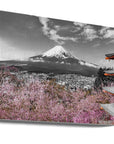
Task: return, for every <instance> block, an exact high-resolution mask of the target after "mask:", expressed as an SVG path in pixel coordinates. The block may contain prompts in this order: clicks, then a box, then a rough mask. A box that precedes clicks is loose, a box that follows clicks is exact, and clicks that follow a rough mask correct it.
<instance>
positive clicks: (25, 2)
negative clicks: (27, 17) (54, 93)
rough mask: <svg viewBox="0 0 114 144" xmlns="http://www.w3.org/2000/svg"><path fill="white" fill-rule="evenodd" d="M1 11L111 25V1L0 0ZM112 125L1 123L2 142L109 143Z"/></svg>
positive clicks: (113, 4) (113, 8) (113, 15)
mask: <svg viewBox="0 0 114 144" xmlns="http://www.w3.org/2000/svg"><path fill="white" fill-rule="evenodd" d="M0 10H5V11H11V12H18V13H23V14H32V15H37V16H45V17H51V18H59V19H65V20H72V21H77V22H84V23H90V24H98V25H104V26H111V27H114V2H113V0H0ZM113 137H114V126H110V127H92V126H91V127H87V126H70V125H54V124H53V125H47V124H30V123H29V124H28V123H8V122H0V143H1V144H60V143H62V144H70V143H71V144H74V143H75V144H86V143H87V144H97V143H103V144H111V143H113V141H114V138H113Z"/></svg>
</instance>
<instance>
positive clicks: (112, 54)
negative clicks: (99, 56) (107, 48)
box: [105, 53, 114, 59]
mask: <svg viewBox="0 0 114 144" xmlns="http://www.w3.org/2000/svg"><path fill="white" fill-rule="evenodd" d="M105 56H106V57H105V59H114V53H111V54H106V55H105Z"/></svg>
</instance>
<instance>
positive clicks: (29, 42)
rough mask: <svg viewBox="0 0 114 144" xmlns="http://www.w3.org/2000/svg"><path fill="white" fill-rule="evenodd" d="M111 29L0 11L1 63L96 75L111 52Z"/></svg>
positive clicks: (26, 68)
mask: <svg viewBox="0 0 114 144" xmlns="http://www.w3.org/2000/svg"><path fill="white" fill-rule="evenodd" d="M113 38H114V29H113V28H108V27H103V26H96V25H91V24H84V23H78V22H70V21H63V20H57V19H51V18H43V17H35V16H28V15H21V14H14V13H7V12H2V11H1V12H0V66H1V67H2V66H6V67H8V66H14V67H16V68H18V69H19V70H20V71H26V72H35V73H46V74H48V73H54V74H76V75H82V76H88V77H91V76H97V72H98V69H99V68H100V67H111V68H112V67H113V66H114V64H113V63H112V62H107V61H105V59H104V57H105V54H106V53H109V52H113V46H114V40H113Z"/></svg>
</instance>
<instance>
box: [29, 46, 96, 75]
mask: <svg viewBox="0 0 114 144" xmlns="http://www.w3.org/2000/svg"><path fill="white" fill-rule="evenodd" d="M29 60H30V63H31V64H32V65H37V67H38V69H40V70H41V71H43V70H44V69H45V71H47V72H50V71H51V72H59V73H78V74H81V75H88V76H89V75H96V73H97V70H98V69H97V66H96V65H95V64H92V63H88V62H85V61H83V60H80V59H78V58H77V57H75V56H73V55H72V54H71V53H70V52H68V51H67V50H66V49H65V48H63V47H62V46H55V47H54V48H52V49H49V50H48V51H46V52H44V53H43V54H41V55H37V56H33V57H30V58H29Z"/></svg>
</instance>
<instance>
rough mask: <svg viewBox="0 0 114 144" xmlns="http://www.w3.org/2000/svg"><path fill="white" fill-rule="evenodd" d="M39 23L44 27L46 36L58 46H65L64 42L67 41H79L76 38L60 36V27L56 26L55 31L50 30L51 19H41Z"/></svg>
mask: <svg viewBox="0 0 114 144" xmlns="http://www.w3.org/2000/svg"><path fill="white" fill-rule="evenodd" d="M39 21H40V23H41V24H42V25H43V27H42V31H43V33H44V35H46V36H47V37H49V38H50V39H51V40H54V41H55V42H57V43H58V44H64V41H67V40H71V41H73V42H75V41H77V38H74V37H68V36H66V37H63V36H60V35H59V34H58V31H59V30H60V29H61V27H60V26H59V25H55V26H54V28H55V29H51V28H49V26H48V22H49V19H48V18H43V17H40V18H39ZM62 28H63V27H62ZM65 29H66V28H65Z"/></svg>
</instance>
